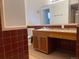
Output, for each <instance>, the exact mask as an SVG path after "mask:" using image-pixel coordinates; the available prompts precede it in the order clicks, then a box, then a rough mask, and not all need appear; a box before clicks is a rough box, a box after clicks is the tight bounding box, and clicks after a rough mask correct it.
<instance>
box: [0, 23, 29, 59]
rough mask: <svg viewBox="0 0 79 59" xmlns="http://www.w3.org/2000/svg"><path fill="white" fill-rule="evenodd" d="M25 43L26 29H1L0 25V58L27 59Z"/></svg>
mask: <svg viewBox="0 0 79 59" xmlns="http://www.w3.org/2000/svg"><path fill="white" fill-rule="evenodd" d="M0 25H1V24H0ZM27 43H28V41H27V29H20V30H11V31H2V30H1V26H0V59H28V44H27Z"/></svg>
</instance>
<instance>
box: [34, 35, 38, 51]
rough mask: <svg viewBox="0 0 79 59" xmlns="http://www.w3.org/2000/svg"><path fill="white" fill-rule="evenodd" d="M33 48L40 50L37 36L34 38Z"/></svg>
mask: <svg viewBox="0 0 79 59" xmlns="http://www.w3.org/2000/svg"><path fill="white" fill-rule="evenodd" d="M33 48H34V49H37V50H38V49H39V41H38V37H37V36H33Z"/></svg>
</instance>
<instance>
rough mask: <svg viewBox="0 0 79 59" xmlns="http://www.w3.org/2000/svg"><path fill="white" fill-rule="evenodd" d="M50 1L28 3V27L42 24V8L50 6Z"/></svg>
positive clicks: (39, 0)
mask: <svg viewBox="0 0 79 59" xmlns="http://www.w3.org/2000/svg"><path fill="white" fill-rule="evenodd" d="M48 1H49V0H29V1H28V25H37V24H41V21H42V20H41V8H42V7H43V6H44V5H47V4H49V2H48Z"/></svg>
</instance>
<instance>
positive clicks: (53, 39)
mask: <svg viewBox="0 0 79 59" xmlns="http://www.w3.org/2000/svg"><path fill="white" fill-rule="evenodd" d="M68 31H69V30H68ZM65 40H66V41H68V42H70V41H74V42H75V41H76V32H67V31H66V32H63V31H59V32H57V31H40V30H33V47H34V49H36V50H38V51H41V52H43V53H46V54H48V53H50V52H52V51H54V50H56V48H59V47H61V46H59V45H58V44H61V42H60V41H62V42H63V41H65ZM57 45H58V46H57ZM62 45H63V44H62ZM64 46H65V45H64ZM67 47H69V46H68V45H67Z"/></svg>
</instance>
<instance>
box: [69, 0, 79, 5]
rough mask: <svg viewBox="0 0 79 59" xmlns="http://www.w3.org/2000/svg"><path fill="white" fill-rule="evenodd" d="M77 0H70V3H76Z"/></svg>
mask: <svg viewBox="0 0 79 59" xmlns="http://www.w3.org/2000/svg"><path fill="white" fill-rule="evenodd" d="M78 1H79V0H70V4H76V3H78Z"/></svg>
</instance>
